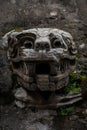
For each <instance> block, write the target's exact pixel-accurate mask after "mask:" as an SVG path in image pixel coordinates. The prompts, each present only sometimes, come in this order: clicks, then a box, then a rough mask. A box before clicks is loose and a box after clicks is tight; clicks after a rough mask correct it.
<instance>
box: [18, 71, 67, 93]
mask: <svg viewBox="0 0 87 130" xmlns="http://www.w3.org/2000/svg"><path fill="white" fill-rule="evenodd" d="M30 78H31V77H30ZM32 79H33V80H32V81H33V82H26V81H25V80H24V79H23V77H20V76H18V78H17V80H18V83H19V84H21V86H23V87H24V88H26V89H27V90H29V91H36V90H38V89H39V90H40V91H56V90H59V89H61V88H63V87H64V86H66V85H67V84H68V81H69V76H68V72H65V73H63V74H59V75H56V76H51V75H44V74H38V75H36V76H35V77H32ZM34 79H36V80H35V81H34Z"/></svg>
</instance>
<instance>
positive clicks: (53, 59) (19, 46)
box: [8, 28, 76, 91]
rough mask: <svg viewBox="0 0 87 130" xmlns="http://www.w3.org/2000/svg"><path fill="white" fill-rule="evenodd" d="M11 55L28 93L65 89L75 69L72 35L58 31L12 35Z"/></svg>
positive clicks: (19, 78)
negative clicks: (29, 91)
mask: <svg viewBox="0 0 87 130" xmlns="http://www.w3.org/2000/svg"><path fill="white" fill-rule="evenodd" d="M8 48H9V49H8V56H9V58H10V60H11V62H12V65H13V72H14V73H15V74H17V79H18V83H19V84H20V85H21V86H23V87H24V88H26V89H27V90H32V91H35V90H37V89H38V90H40V91H55V90H59V89H60V88H62V87H64V86H65V85H66V84H67V82H68V76H69V73H70V72H71V71H73V70H74V67H75V56H74V55H75V53H76V49H75V44H74V42H73V39H72V36H71V35H70V34H69V33H67V32H64V31H62V30H59V29H51V28H38V29H29V30H24V31H22V32H12V33H11V34H9V36H8Z"/></svg>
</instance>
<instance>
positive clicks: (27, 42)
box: [24, 40, 33, 49]
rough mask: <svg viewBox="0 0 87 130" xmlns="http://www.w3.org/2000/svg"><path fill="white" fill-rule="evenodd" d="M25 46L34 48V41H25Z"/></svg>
mask: <svg viewBox="0 0 87 130" xmlns="http://www.w3.org/2000/svg"><path fill="white" fill-rule="evenodd" d="M24 46H25V47H26V48H29V49H32V48H33V42H32V41H28V40H27V41H25V42H24Z"/></svg>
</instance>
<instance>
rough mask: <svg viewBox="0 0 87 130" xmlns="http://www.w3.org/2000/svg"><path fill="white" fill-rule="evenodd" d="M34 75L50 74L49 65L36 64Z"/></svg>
mask: <svg viewBox="0 0 87 130" xmlns="http://www.w3.org/2000/svg"><path fill="white" fill-rule="evenodd" d="M35 73H36V75H38V74H41V75H49V74H50V64H49V63H37V64H36V66H35Z"/></svg>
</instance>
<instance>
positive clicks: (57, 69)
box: [13, 59, 75, 91]
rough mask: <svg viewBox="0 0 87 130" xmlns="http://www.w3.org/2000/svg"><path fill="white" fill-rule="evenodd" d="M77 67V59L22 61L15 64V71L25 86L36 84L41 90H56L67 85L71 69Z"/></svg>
mask: <svg viewBox="0 0 87 130" xmlns="http://www.w3.org/2000/svg"><path fill="white" fill-rule="evenodd" d="M74 66H75V59H70V60H68V61H67V59H62V60H60V61H59V63H56V62H54V61H33V62H27V61H21V62H15V63H13V67H14V71H15V73H16V74H17V75H18V77H19V78H20V82H22V84H24V86H26V84H27V86H29V87H30V86H31V88H32V85H33V84H34V86H36V87H37V88H39V89H40V90H44V91H45V90H52V91H53V90H56V89H60V88H62V87H63V86H65V85H66V84H67V82H68V81H67V79H68V74H69V71H70V69H72V68H73V67H74Z"/></svg>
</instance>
